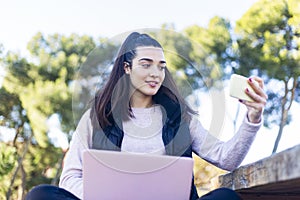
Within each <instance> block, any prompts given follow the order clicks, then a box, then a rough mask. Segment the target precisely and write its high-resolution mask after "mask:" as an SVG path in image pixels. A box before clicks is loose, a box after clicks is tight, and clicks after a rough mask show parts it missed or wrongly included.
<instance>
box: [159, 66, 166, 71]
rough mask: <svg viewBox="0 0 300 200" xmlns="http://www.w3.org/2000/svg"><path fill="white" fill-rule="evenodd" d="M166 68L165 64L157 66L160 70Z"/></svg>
mask: <svg viewBox="0 0 300 200" xmlns="http://www.w3.org/2000/svg"><path fill="white" fill-rule="evenodd" d="M166 68H167V66H159V69H160V70H162V71H163V70H165V69H166Z"/></svg>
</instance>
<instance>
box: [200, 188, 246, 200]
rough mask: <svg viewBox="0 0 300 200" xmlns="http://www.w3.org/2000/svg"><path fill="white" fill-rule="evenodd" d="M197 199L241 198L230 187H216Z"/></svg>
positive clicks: (226, 199) (240, 199)
mask: <svg viewBox="0 0 300 200" xmlns="http://www.w3.org/2000/svg"><path fill="white" fill-rule="evenodd" d="M199 200H242V198H241V197H240V196H239V195H238V193H236V192H235V191H233V190H231V189H228V188H218V189H215V190H213V191H211V192H209V193H207V194H206V195H204V196H202V197H200V198H199Z"/></svg>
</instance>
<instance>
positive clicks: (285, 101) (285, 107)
mask: <svg viewBox="0 0 300 200" xmlns="http://www.w3.org/2000/svg"><path fill="white" fill-rule="evenodd" d="M297 78H298V77H293V86H292V88H291V89H290V90H289V89H288V82H289V81H286V82H285V94H284V96H283V98H282V103H281V119H280V125H279V131H278V134H277V138H276V140H275V143H274V147H273V151H272V154H274V153H276V151H277V148H278V145H279V142H280V139H281V136H282V132H283V128H284V126H285V125H286V123H287V118H288V112H289V110H290V108H291V106H292V103H293V100H294V98H295V90H296V87H297ZM289 93H290V94H291V96H290V98H288V95H289Z"/></svg>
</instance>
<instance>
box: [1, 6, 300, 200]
mask: <svg viewBox="0 0 300 200" xmlns="http://www.w3.org/2000/svg"><path fill="white" fill-rule="evenodd" d="M0 22H1V31H0V199H24V196H25V195H26V193H27V192H28V190H30V189H31V188H32V187H33V186H35V185H38V184H42V183H49V184H54V185H57V184H58V181H59V176H60V173H61V169H62V165H63V157H64V155H65V153H66V152H67V150H68V146H69V141H70V139H71V136H72V133H73V132H74V129H75V127H76V124H77V122H78V119H79V118H80V116H81V114H82V112H83V111H84V110H85V109H86V106H87V102H88V100H89V97H92V95H93V92H94V90H95V87H101V85H103V83H105V80H106V76H107V74H108V72H109V65H110V64H111V62H112V59H113V57H114V55H115V53H116V51H117V49H118V47H119V45H120V43H119V42H120V40H119V39H118V38H119V36H124V35H126V34H127V33H128V32H130V31H134V30H147V31H148V32H149V34H151V35H152V36H153V37H155V38H157V39H158V40H159V41H160V42H161V44H162V45H163V47H164V49H165V50H167V51H166V57H167V63H168V67H169V68H170V70H171V72H172V73H173V75H174V77H175V78H176V82H177V83H178V85H179V87H180V88H181V92H182V94H183V95H184V96H185V97H186V99H187V101H188V102H189V103H190V104H191V105H192V106H193V107H194V108H196V109H197V110H198V111H199V120H200V121H201V122H202V124H203V126H204V127H206V128H207V129H208V130H210V131H211V132H213V134H215V135H216V136H217V137H219V138H220V139H221V140H224V141H226V140H228V139H229V138H231V137H232V136H233V135H234V133H235V131H236V130H237V128H238V126H239V124H240V123H241V121H242V119H243V117H244V115H245V108H244V107H243V106H241V105H240V104H239V103H238V101H237V100H236V99H233V98H231V97H229V95H228V80H229V77H230V75H231V74H233V73H237V74H241V75H244V76H253V75H258V76H260V77H262V78H263V79H264V81H265V89H266V92H267V94H268V96H269V99H268V103H267V105H266V108H265V112H264V125H263V127H262V128H261V129H260V131H259V133H258V134H257V137H256V139H255V141H254V143H253V145H252V147H251V149H250V151H249V153H248V155H247V157H246V158H245V160H244V161H243V163H242V165H246V164H248V163H251V162H255V161H257V160H259V159H262V158H264V157H267V156H270V155H272V154H274V153H277V152H279V151H282V150H285V149H287V148H290V147H293V146H294V145H297V144H299V143H300V134H299V133H298V131H299V129H300V125H299V123H297V121H298V120H299V119H300V116H299V115H300V114H299V113H300V105H299V102H300V78H299V75H300V49H299V47H300V3H299V0H243V1H238V0H227V1H217V0H210V1H203V0H188V1H180V2H174V1H169V0H166V1H158V0H152V1H137V0H127V1H116V0H110V1H101V0H98V1H96V0H85V1H83V0H75V1H74V0H73V1H71V0H63V1H58V0H52V1H37V0H27V1H18V0H11V1H5V2H4V1H3V2H1V7H0ZM107 70H108V71H107ZM95 80H96V81H95ZM221 94H224V95H223V96H222V97H223V99H224V102H221V103H224V104H220V105H219V103H217V104H216V102H215V101H214V99H215V98H217V97H218V95H221ZM86 97H87V98H86ZM215 107H217V108H219V107H220V109H224V112H221V117H217V118H215V116H216V115H219V114H220V112H219V111H218V110H217V111H216V110H215ZM214 123H216V124H220V128H219V129H218V130H217V131H216V132H215V129H214ZM194 172H195V183H196V185H197V187H198V190H199V193H200V194H204V193H206V192H208V191H210V190H212V189H214V188H215V187H216V182H217V177H218V176H219V175H220V174H224V173H227V172H226V171H223V170H220V169H218V168H216V167H214V166H212V165H210V164H209V163H207V162H205V161H203V160H201V159H200V158H197V157H195V167H194Z"/></svg>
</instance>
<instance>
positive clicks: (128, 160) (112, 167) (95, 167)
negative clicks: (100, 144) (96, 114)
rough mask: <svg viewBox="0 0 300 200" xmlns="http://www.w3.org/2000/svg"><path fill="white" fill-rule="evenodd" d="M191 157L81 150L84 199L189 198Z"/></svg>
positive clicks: (167, 199)
mask: <svg viewBox="0 0 300 200" xmlns="http://www.w3.org/2000/svg"><path fill="white" fill-rule="evenodd" d="M192 175H193V159H192V158H186V157H175V156H160V155H153V154H136V153H127V152H115V151H102V150H91V149H90V150H86V151H84V152H83V197H84V198H83V199H84V200H97V199H103V200H154V199H164V200H185V199H186V200H188V199H189V196H190V190H191V181H192Z"/></svg>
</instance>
